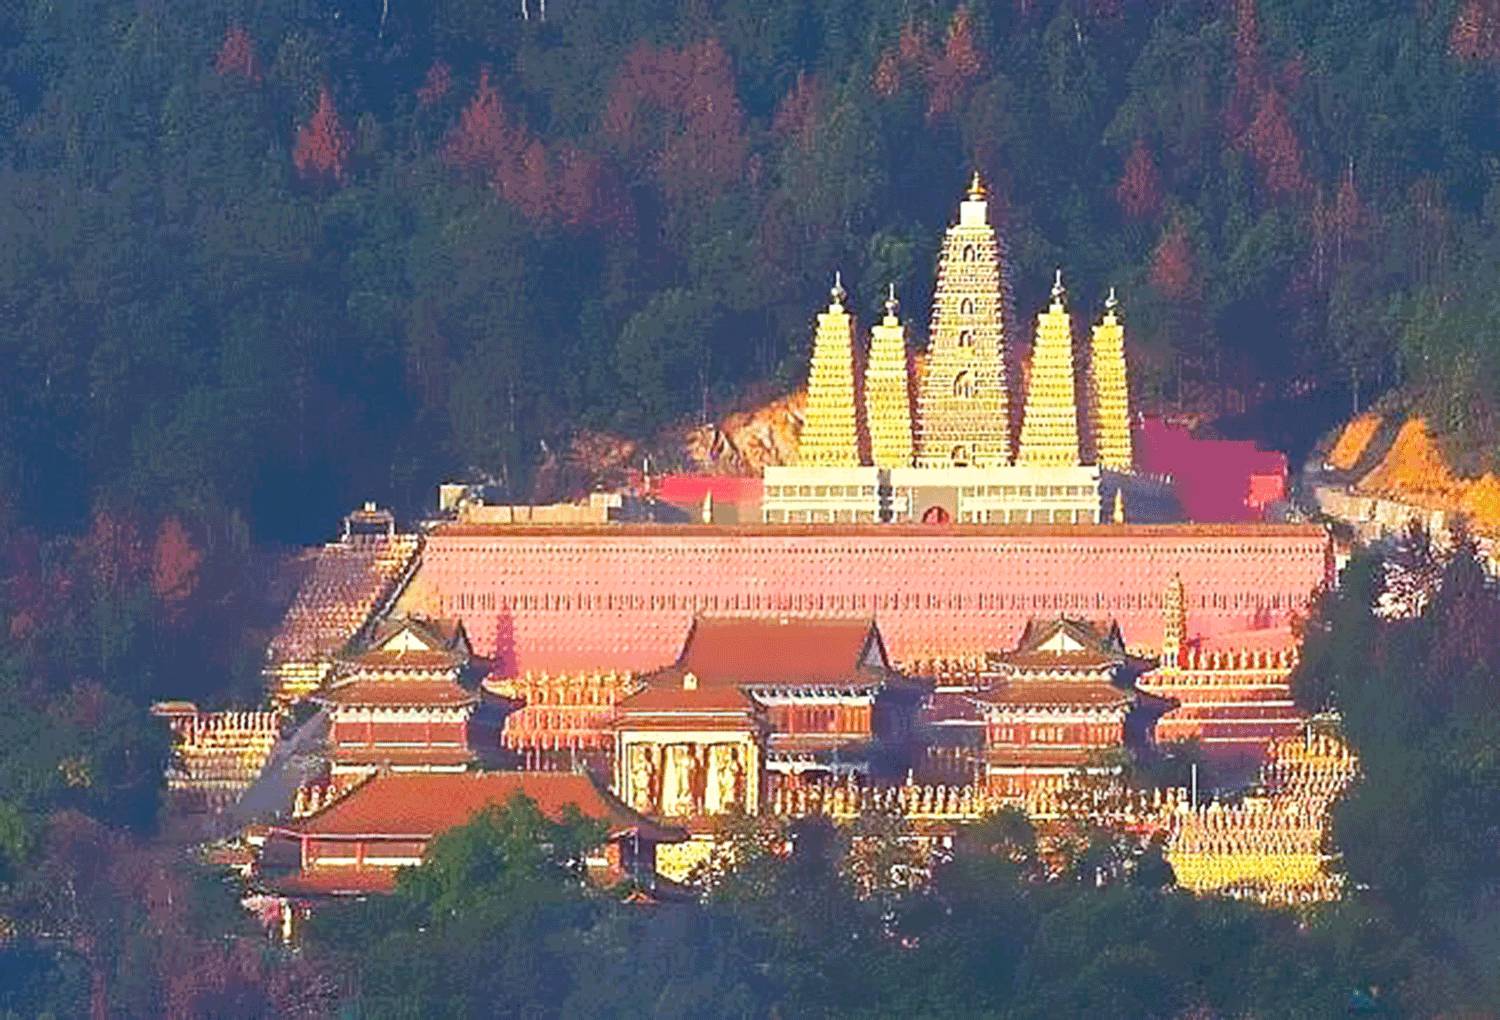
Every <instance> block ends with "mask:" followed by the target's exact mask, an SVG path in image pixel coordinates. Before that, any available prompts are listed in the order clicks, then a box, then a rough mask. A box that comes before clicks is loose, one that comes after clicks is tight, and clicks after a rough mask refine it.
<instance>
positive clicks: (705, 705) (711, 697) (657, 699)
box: [617, 679, 756, 715]
mask: <svg viewBox="0 0 1500 1020" xmlns="http://www.w3.org/2000/svg"><path fill="white" fill-rule="evenodd" d="M755 708H756V705H755V701H754V699H752V698H751V697H750V696H749V695H747V694H745V693H744V692H743V691H741V690H740V689H739V688H738V687H735V686H734V685H733V684H709V685H705V686H701V687H698V688H697V689H696V690H692V689H689V688H686V687H683V686H682V683H681V682H680V681H679V682H676V683H673V682H671V681H669V680H665V679H663V680H661V681H659V682H657V683H654V684H652V685H651V686H649V687H647V688H645V689H644V690H641V691H637V692H636V693H635V694H632V695H631V696H630V697H628V698H625V699H623V700H621V701H620V703H619V704H618V706H617V710H618V711H619V713H620V714H622V715H634V714H638V713H642V712H712V713H716V714H719V713H725V712H741V713H744V714H746V715H748V714H750V713H752V712H754V711H755Z"/></svg>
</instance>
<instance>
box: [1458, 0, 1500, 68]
mask: <svg viewBox="0 0 1500 1020" xmlns="http://www.w3.org/2000/svg"><path fill="white" fill-rule="evenodd" d="M1448 52H1449V53H1451V54H1453V56H1454V57H1455V58H1457V59H1458V60H1462V61H1464V62H1465V63H1483V64H1494V63H1497V62H1500V0H1465V3H1464V4H1463V6H1462V7H1460V8H1459V9H1458V14H1457V15H1456V16H1455V17H1454V19H1453V28H1452V30H1451V31H1450V32H1449V33H1448Z"/></svg>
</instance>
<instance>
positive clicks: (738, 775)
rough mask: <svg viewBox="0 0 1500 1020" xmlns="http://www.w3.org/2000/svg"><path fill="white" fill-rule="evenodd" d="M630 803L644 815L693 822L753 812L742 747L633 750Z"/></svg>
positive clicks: (649, 746) (639, 747)
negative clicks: (692, 819)
mask: <svg viewBox="0 0 1500 1020" xmlns="http://www.w3.org/2000/svg"><path fill="white" fill-rule="evenodd" d="M626 755H627V766H628V767H627V773H628V775H627V779H628V781H629V784H630V788H629V790H628V791H627V792H628V794H629V795H628V797H627V798H626V800H627V801H628V802H629V804H630V806H631V807H633V808H635V809H636V810H637V811H639V812H641V814H646V815H668V816H673V817H692V816H695V815H705V814H709V815H715V814H726V813H728V812H729V811H731V810H733V809H734V808H736V807H745V806H747V802H746V780H747V776H748V766H747V763H746V761H745V757H746V755H745V751H744V749H743V748H741V746H740V745H738V744H727V743H720V744H687V743H683V744H652V743H636V744H631V745H630V747H629V748H628V750H627V752H626Z"/></svg>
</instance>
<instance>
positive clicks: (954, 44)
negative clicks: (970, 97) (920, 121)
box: [927, 5, 984, 118]
mask: <svg viewBox="0 0 1500 1020" xmlns="http://www.w3.org/2000/svg"><path fill="white" fill-rule="evenodd" d="M983 70H984V58H983V56H982V54H981V51H980V48H979V44H978V41H977V40H976V39H975V34H974V18H973V15H971V14H970V13H969V8H968V6H967V5H965V6H961V7H959V8H958V9H957V10H955V11H954V12H953V17H952V19H951V20H950V21H949V22H948V38H947V42H946V43H945V45H944V46H943V54H942V56H941V57H939V58H938V59H937V60H935V61H932V63H931V64H930V65H929V69H928V75H927V80H928V88H929V92H928V97H927V116H928V117H929V118H937V117H941V116H943V115H945V114H947V113H950V112H952V111H953V110H954V109H955V108H956V107H957V105H958V102H959V100H960V98H962V96H963V95H964V93H965V91H966V89H967V88H968V86H969V84H970V83H971V82H973V81H974V80H975V79H977V78H978V77H979V75H980V73H981V72H982V71H983Z"/></svg>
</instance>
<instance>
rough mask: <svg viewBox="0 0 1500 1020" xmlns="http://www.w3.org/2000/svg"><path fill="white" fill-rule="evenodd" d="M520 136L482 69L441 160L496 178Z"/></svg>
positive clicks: (486, 70)
mask: <svg viewBox="0 0 1500 1020" xmlns="http://www.w3.org/2000/svg"><path fill="white" fill-rule="evenodd" d="M519 135H520V131H519V130H518V129H517V128H515V127H513V126H512V125H511V123H510V120H509V118H508V117H506V115H505V109H504V108H503V107H502V106H501V105H500V93H499V92H497V91H496V90H495V86H494V85H493V84H491V83H490V72H489V68H485V69H483V70H481V71H480V72H479V87H478V88H476V89H475V90H474V98H472V99H470V100H469V105H467V106H465V107H464V109H463V113H461V114H459V117H458V127H456V128H454V129H453V130H452V131H451V132H449V134H448V140H447V142H446V143H445V144H444V146H443V159H444V160H446V161H447V162H448V163H449V164H451V165H453V166H456V167H459V168H461V169H465V170H483V171H486V172H487V173H491V174H498V173H499V170H500V167H501V165H502V164H504V163H506V162H507V161H508V160H511V159H513V158H514V156H515V153H516V151H517V148H518V146H517V144H516V143H517V142H518V141H519V140H520V139H519V137H518V136H519Z"/></svg>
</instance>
